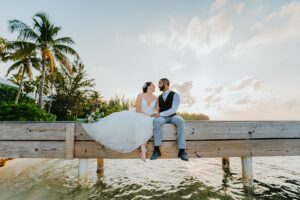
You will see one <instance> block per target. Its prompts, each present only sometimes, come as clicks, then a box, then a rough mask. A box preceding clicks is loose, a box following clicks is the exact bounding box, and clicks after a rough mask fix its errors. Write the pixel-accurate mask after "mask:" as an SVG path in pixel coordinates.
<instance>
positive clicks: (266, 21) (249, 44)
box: [232, 2, 300, 56]
mask: <svg viewBox="0 0 300 200" xmlns="http://www.w3.org/2000/svg"><path fill="white" fill-rule="evenodd" d="M299 19H300V2H291V3H289V4H287V5H283V6H282V7H280V8H279V9H278V10H276V11H274V12H273V13H271V14H269V15H267V16H265V17H264V18H263V19H262V20H261V21H259V22H257V23H255V24H254V25H253V26H252V27H251V30H252V31H254V32H255V35H254V36H253V37H250V38H249V39H247V40H244V41H241V42H240V43H238V44H237V45H236V47H235V49H234V51H233V54H232V55H233V56H240V55H243V54H250V53H253V52H255V51H256V50H258V49H262V48H264V47H266V46H268V45H272V44H274V43H280V42H283V41H289V40H291V39H295V38H297V39H299V38H300V26H299Z"/></svg>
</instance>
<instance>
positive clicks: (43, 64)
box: [38, 60, 46, 108]
mask: <svg viewBox="0 0 300 200" xmlns="http://www.w3.org/2000/svg"><path fill="white" fill-rule="evenodd" d="M45 75H46V69H45V60H42V76H41V80H40V91H39V103H38V106H39V108H43V92H44V83H45Z"/></svg>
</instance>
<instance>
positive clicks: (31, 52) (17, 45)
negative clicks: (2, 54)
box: [5, 41, 40, 103]
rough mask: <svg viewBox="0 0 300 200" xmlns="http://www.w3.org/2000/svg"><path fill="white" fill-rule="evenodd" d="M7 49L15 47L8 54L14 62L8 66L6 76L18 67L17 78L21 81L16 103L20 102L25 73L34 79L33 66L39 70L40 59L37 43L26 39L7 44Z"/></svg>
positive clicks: (8, 58) (30, 78)
mask: <svg viewBox="0 0 300 200" xmlns="http://www.w3.org/2000/svg"><path fill="white" fill-rule="evenodd" d="M7 49H9V50H10V49H14V51H13V52H10V53H9V54H8V56H7V58H6V59H7V60H12V61H14V63H13V64H12V65H11V66H10V67H9V68H8V70H7V73H6V75H5V76H8V75H9V73H10V72H11V71H13V70H16V69H18V73H17V74H16V79H17V80H18V81H19V83H18V84H19V89H18V92H17V96H16V99H15V103H18V101H19V97H20V95H21V92H22V89H23V81H24V78H25V74H26V75H27V76H28V77H29V80H32V69H31V68H32V67H34V68H35V69H37V70H39V63H40V60H39V59H38V58H37V57H36V52H35V45H33V44H31V43H26V42H24V41H15V42H12V43H10V44H9V45H8V46H7Z"/></svg>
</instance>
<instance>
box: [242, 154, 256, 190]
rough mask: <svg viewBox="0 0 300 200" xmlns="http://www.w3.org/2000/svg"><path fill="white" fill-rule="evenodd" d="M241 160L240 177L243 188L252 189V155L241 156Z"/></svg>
mask: <svg viewBox="0 0 300 200" xmlns="http://www.w3.org/2000/svg"><path fill="white" fill-rule="evenodd" d="M241 161H242V178H243V185H244V188H245V189H247V190H249V191H251V190H253V171H252V157H251V156H246V157H241Z"/></svg>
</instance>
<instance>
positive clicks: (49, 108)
mask: <svg viewBox="0 0 300 200" xmlns="http://www.w3.org/2000/svg"><path fill="white" fill-rule="evenodd" d="M50 90H51V95H50V102H49V106H48V113H50V110H51V106H52V99H53V80H52V81H51V86H50Z"/></svg>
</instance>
